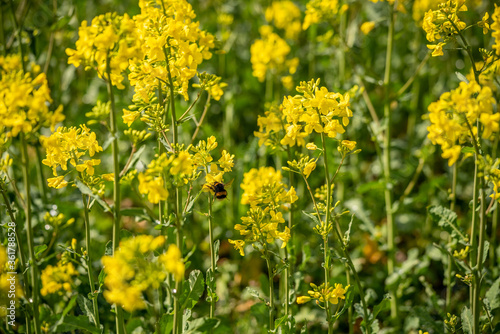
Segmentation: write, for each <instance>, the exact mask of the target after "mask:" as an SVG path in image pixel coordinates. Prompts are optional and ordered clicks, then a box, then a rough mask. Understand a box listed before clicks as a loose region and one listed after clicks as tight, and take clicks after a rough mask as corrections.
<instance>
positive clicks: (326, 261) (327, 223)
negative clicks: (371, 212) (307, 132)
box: [321, 132, 333, 334]
mask: <svg viewBox="0 0 500 334" xmlns="http://www.w3.org/2000/svg"><path fill="white" fill-rule="evenodd" d="M321 144H322V147H323V162H324V165H325V180H326V189H327V190H326V194H327V195H326V216H325V231H324V234H323V248H324V249H323V253H324V269H325V287H328V286H329V285H330V264H329V253H330V248H329V246H328V231H329V228H330V225H331V223H330V206H331V201H332V199H331V197H332V187H331V181H330V173H329V169H328V154H327V152H328V151H327V149H326V141H325V134H324V132H321ZM325 308H326V309H327V313H329V309H330V303H329V302H328V300H325ZM327 320H328V334H330V333H332V330H333V323H331V319H330V317H328V319H327Z"/></svg>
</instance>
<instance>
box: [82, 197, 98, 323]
mask: <svg viewBox="0 0 500 334" xmlns="http://www.w3.org/2000/svg"><path fill="white" fill-rule="evenodd" d="M82 200H83V213H84V220H85V248H86V251H87V255H86V256H85V257H84V259H85V262H86V264H87V273H88V275H89V285H90V293H91V295H92V306H93V307H94V323H95V326H96V327H97V328H100V327H101V323H100V321H99V306H98V304H97V294H95V293H96V291H95V284H94V274H93V270H92V257H91V256H90V250H91V248H90V220H89V205H88V204H89V201H88V198H86V196H85V195H84V194H82Z"/></svg>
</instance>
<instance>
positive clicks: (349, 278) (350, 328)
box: [345, 264, 354, 334]
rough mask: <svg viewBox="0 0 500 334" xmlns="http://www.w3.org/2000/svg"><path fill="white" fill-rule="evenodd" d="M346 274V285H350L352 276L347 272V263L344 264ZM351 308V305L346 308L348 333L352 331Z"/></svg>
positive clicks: (350, 333)
mask: <svg viewBox="0 0 500 334" xmlns="http://www.w3.org/2000/svg"><path fill="white" fill-rule="evenodd" d="M345 267H346V274H347V285H348V286H351V284H352V278H351V273H350V272H349V265H348V264H346V266H345ZM352 311H353V308H352V305H351V306H349V309H347V322H349V334H353V333H354V324H353V323H352V316H353V312H352Z"/></svg>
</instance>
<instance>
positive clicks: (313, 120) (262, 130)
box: [255, 79, 353, 148]
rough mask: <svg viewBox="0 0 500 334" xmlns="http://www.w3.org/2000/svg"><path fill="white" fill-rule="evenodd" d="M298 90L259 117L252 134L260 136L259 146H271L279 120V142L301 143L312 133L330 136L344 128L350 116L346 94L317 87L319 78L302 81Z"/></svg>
mask: <svg viewBox="0 0 500 334" xmlns="http://www.w3.org/2000/svg"><path fill="white" fill-rule="evenodd" d="M297 92H299V94H298V95H295V96H287V97H285V98H284V99H283V103H282V104H281V106H280V108H279V111H275V113H273V112H272V111H271V112H269V113H266V116H265V117H259V118H258V125H259V132H255V136H256V137H259V138H260V140H259V144H260V145H262V144H266V145H272V140H271V138H272V136H273V135H274V134H275V133H276V132H278V131H279V130H281V129H282V125H281V124H282V122H283V123H284V130H285V135H284V137H283V138H282V139H281V140H280V144H281V145H288V146H295V145H298V146H304V145H306V141H305V139H304V138H305V137H307V136H308V135H309V134H311V133H312V132H316V133H325V134H327V135H328V137H330V138H335V137H337V134H339V133H344V132H345V129H344V127H345V126H347V125H348V124H349V118H350V117H352V115H353V114H352V111H351V109H350V108H349V107H350V103H349V99H350V97H349V94H348V93H346V94H344V95H342V94H340V93H334V92H329V91H328V89H327V88H326V87H319V79H318V80H311V81H309V82H301V83H300V85H299V86H298V87H297ZM280 120H281V121H280ZM308 147H311V148H314V147H315V146H314V145H308Z"/></svg>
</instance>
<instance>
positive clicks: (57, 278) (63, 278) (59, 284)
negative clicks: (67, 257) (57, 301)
mask: <svg viewBox="0 0 500 334" xmlns="http://www.w3.org/2000/svg"><path fill="white" fill-rule="evenodd" d="M77 275H78V271H76V269H75V267H74V266H73V263H71V262H68V263H62V262H58V263H57V266H52V265H48V266H47V267H46V268H45V269H44V270H43V271H42V274H41V276H42V289H41V290H40V293H41V294H42V296H47V295H48V294H53V293H57V294H59V295H63V294H65V293H68V292H71V291H72V287H73V284H74V278H73V276H77Z"/></svg>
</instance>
